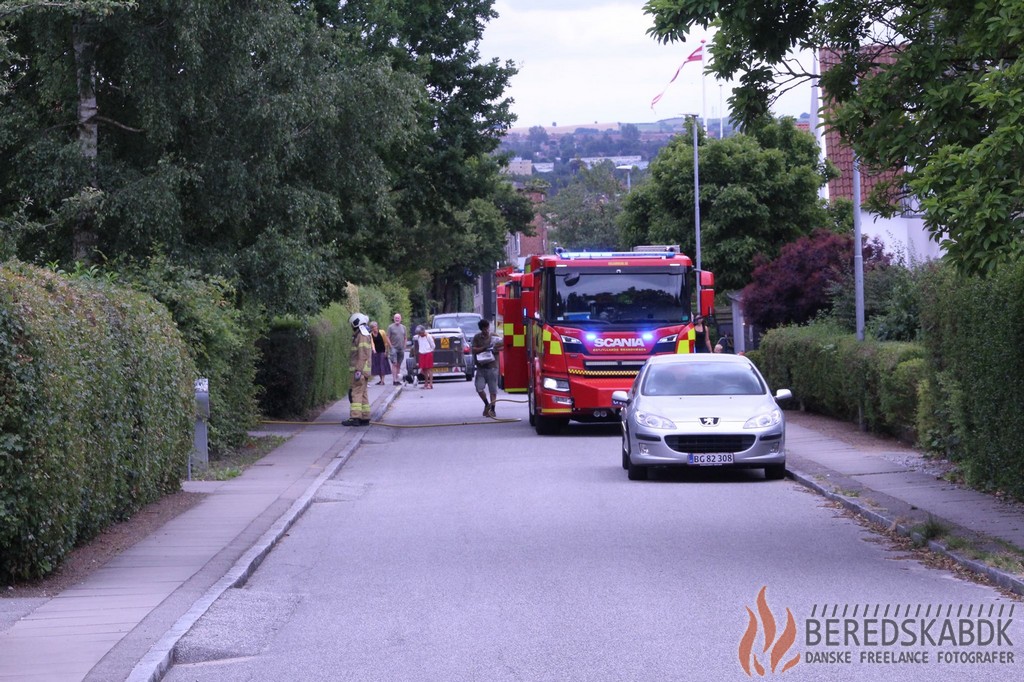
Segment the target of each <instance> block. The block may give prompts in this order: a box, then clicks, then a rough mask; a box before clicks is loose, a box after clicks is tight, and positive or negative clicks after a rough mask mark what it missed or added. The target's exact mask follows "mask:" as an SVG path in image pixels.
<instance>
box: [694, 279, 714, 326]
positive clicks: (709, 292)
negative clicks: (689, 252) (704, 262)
mask: <svg viewBox="0 0 1024 682" xmlns="http://www.w3.org/2000/svg"><path fill="white" fill-rule="evenodd" d="M698 276H699V277H700V280H699V281H700V300H699V301H698V302H697V303H698V306H699V307H700V314H701V315H703V316H705V317H709V316H711V315H714V314H715V273H713V272H708V271H707V270H701V271H700V273H698Z"/></svg>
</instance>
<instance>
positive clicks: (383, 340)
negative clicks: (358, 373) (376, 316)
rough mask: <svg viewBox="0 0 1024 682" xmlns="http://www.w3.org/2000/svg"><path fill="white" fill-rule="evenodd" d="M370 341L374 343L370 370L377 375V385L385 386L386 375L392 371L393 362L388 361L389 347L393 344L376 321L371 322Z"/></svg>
mask: <svg viewBox="0 0 1024 682" xmlns="http://www.w3.org/2000/svg"><path fill="white" fill-rule="evenodd" d="M370 342H371V343H372V344H373V356H372V357H371V358H370V365H371V367H370V370H371V372H372V374H373V376H375V377H377V385H378V386H383V385H384V376H385V375H387V374H390V373H391V363H390V362H389V361H388V348H390V346H391V344H390V343H389V342H388V337H386V336H384V335H383V334H381V333H380V326H379V325H378V324H377V322H376V321H373V322H370Z"/></svg>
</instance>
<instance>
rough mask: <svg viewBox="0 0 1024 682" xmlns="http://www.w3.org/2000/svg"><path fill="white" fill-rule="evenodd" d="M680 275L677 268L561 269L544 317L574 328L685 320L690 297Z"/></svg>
mask: <svg viewBox="0 0 1024 682" xmlns="http://www.w3.org/2000/svg"><path fill="white" fill-rule="evenodd" d="M683 275H684V273H683V272H681V271H680V269H678V268H673V271H669V272H666V270H665V269H664V268H635V269H629V270H626V271H622V270H615V269H608V270H605V269H596V268H595V269H586V270H583V269H581V270H568V271H564V272H563V271H559V272H557V273H556V274H555V277H554V287H553V291H551V292H550V293H551V297H550V298H549V302H550V309H549V310H550V312H551V313H552V314H551V315H550V316H549V318H548V319H551V320H554V321H556V322H558V323H561V324H572V325H575V326H591V325H595V326H597V325H600V326H604V325H616V324H625V325H632V324H638V323H639V324H658V323H661V324H669V323H675V322H684V321H687V320H689V319H690V308H689V301H690V297H689V296H688V295H687V291H686V281H685V279H684V276H683Z"/></svg>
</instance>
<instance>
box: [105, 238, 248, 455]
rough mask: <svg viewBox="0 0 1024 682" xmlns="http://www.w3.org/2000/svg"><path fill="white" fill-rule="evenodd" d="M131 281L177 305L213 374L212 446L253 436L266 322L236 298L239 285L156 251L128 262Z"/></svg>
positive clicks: (201, 362)
mask: <svg viewBox="0 0 1024 682" xmlns="http://www.w3.org/2000/svg"><path fill="white" fill-rule="evenodd" d="M119 274H120V276H121V278H122V280H124V281H125V282H127V283H130V284H131V285H132V286H133V287H135V288H137V289H139V290H141V291H144V292H146V293H148V294H150V295H151V296H153V297H154V298H155V299H157V300H158V301H160V302H161V303H163V304H164V305H165V306H167V308H168V309H169V310H170V311H171V315H172V316H173V317H174V322H175V324H176V325H177V326H178V330H179V331H180V332H181V334H182V336H183V337H184V338H185V342H186V343H187V344H188V347H189V351H190V353H191V355H192V359H193V360H194V362H195V363H196V371H197V372H198V373H199V376H201V377H206V378H207V379H209V380H210V420H209V422H208V427H209V432H208V436H209V448H210V452H211V454H213V455H214V456H216V455H217V454H220V453H223V452H225V451H227V450H230V449H231V448H235V447H238V446H240V445H242V444H244V443H245V442H246V440H247V439H248V434H249V430H250V429H252V428H253V427H254V426H255V425H256V423H257V422H258V421H259V409H258V406H257V390H258V387H257V385H256V366H257V363H258V358H259V353H258V351H257V348H256V339H257V336H258V334H257V333H256V332H255V331H254V330H255V329H256V328H257V326H259V325H261V324H263V322H262V321H259V320H257V319H256V318H255V317H252V316H250V317H252V319H249V317H247V316H246V315H245V314H244V313H243V311H241V310H239V309H238V308H237V307H236V306H235V303H234V299H235V291H234V289H233V288H232V287H231V286H230V285H229V284H228V283H227V282H226V281H225V280H223V279H221V278H218V277H211V276H206V275H201V274H200V273H198V272H195V271H192V270H190V269H188V268H184V267H181V266H178V265H174V264H172V263H170V262H168V261H167V260H166V259H165V258H163V257H154V258H152V259H150V261H149V262H148V263H147V264H146V265H145V266H144V267H139V266H125V267H123V268H121V270H120V271H119Z"/></svg>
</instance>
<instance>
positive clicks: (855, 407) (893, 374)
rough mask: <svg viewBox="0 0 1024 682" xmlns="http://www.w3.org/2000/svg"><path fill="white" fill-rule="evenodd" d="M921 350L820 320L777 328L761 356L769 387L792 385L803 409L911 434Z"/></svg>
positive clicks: (763, 344) (766, 339) (764, 341)
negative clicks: (863, 338)
mask: <svg viewBox="0 0 1024 682" xmlns="http://www.w3.org/2000/svg"><path fill="white" fill-rule="evenodd" d="M923 353H924V349H923V348H922V347H921V346H919V345H916V344H911V343H896V342H878V341H857V339H856V337H855V336H854V335H852V334H848V333H846V332H844V331H842V329H840V328H839V327H836V326H834V325H832V324H828V323H817V324H812V325H808V326H805V327H781V328H779V329H773V330H772V331H770V332H768V333H767V334H765V336H764V337H763V338H762V339H761V347H760V349H759V353H758V356H757V357H758V360H759V362H758V367H759V368H761V370H762V372H763V373H764V374H765V378H766V379H767V380H768V383H769V385H771V386H772V387H773V388H779V387H783V388H790V389H791V390H792V391H793V395H794V397H795V398H796V399H797V400H798V401H799V402H800V405H801V406H802V408H804V409H807V410H811V411H813V412H818V413H821V414H826V415H829V416H833V417H838V418H839V419H844V420H848V421H857V422H858V423H860V424H861V426H862V427H863V428H866V429H868V430H871V431H875V432H879V433H888V434H891V435H895V436H899V437H903V438H912V437H913V434H914V431H915V426H916V422H917V385H916V382H917V381H919V380H920V378H921V377H922V376H923V373H924V372H923V366H922V361H921V358H922V357H923ZM902 380H905V381H907V382H910V383H909V384H906V385H905V384H902V383H900V382H901V381H902Z"/></svg>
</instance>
